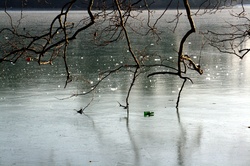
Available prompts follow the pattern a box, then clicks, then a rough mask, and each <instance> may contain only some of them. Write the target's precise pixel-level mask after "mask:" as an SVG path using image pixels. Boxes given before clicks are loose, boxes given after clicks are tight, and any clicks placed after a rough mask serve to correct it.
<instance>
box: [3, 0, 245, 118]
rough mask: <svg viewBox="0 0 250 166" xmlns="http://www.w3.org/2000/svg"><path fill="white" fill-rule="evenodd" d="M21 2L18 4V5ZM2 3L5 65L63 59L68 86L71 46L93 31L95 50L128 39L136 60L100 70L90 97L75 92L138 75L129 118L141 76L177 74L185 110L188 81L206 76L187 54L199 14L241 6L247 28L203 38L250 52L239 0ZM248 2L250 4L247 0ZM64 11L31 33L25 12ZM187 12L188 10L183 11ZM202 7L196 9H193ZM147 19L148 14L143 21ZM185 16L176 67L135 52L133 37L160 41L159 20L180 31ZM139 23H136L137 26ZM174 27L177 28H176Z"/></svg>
mask: <svg viewBox="0 0 250 166" xmlns="http://www.w3.org/2000/svg"><path fill="white" fill-rule="evenodd" d="M14 2H15V3H14ZM19 2H20V3H19V4H18V3H16V1H11V0H5V1H1V4H0V5H1V6H0V7H2V8H4V11H5V14H6V16H7V17H8V19H7V20H8V21H9V24H10V25H9V26H6V27H5V28H2V29H0V35H1V36H6V34H7V36H8V37H7V38H6V40H1V41H0V44H1V45H0V50H1V55H0V63H5V62H11V63H17V62H18V61H19V60H20V59H27V60H29V61H31V60H32V61H37V62H38V64H40V65H41V64H45V65H46V64H50V65H52V64H53V61H55V60H56V59H58V58H62V59H63V61H64V65H65V70H66V73H67V76H66V82H65V87H66V86H67V84H68V83H70V82H72V81H73V80H74V78H73V77H72V75H71V73H70V67H69V65H68V58H69V56H70V55H68V54H67V50H68V47H70V46H71V43H72V42H73V41H74V40H76V39H77V38H78V37H79V36H80V35H81V34H82V33H84V32H88V34H91V35H92V37H93V40H92V41H93V46H98V47H104V46H107V45H109V44H112V43H116V42H120V41H122V42H123V44H124V46H125V47H126V48H127V50H128V53H129V55H126V56H127V57H126V58H129V59H130V61H129V63H127V64H118V65H116V66H115V67H114V68H110V69H108V70H105V71H100V72H99V80H98V81H97V82H94V83H93V84H91V87H90V89H89V90H88V91H86V92H85V93H84V94H82V93H81V94H78V93H76V94H73V95H72V96H71V97H73V96H78V95H87V94H89V93H91V92H94V91H95V89H96V88H97V87H98V86H100V85H101V82H102V81H103V80H105V79H106V78H108V77H109V76H110V75H112V74H114V73H117V72H127V73H132V79H131V82H130V86H129V88H128V91H127V95H126V99H125V102H124V103H125V104H120V106H121V107H123V108H125V109H127V115H129V96H130V93H131V91H132V89H133V86H134V84H135V82H136V80H137V78H138V76H139V75H141V74H142V73H145V71H147V72H148V73H147V77H153V76H155V75H173V76H176V77H178V78H180V80H182V86H181V88H180V90H179V94H178V98H177V103H176V108H178V106H179V101H180V96H181V92H182V90H183V87H184V86H185V83H186V82H187V81H190V82H192V78H190V76H189V74H188V73H189V72H193V73H197V74H200V75H201V74H203V69H202V68H203V66H201V64H200V61H199V60H197V59H193V58H192V57H191V56H190V55H188V54H187V53H186V51H185V45H186V44H187V39H188V38H190V36H191V35H192V34H197V33H198V34H200V33H199V32H197V29H196V26H195V21H194V19H193V17H194V16H199V15H205V14H212V13H216V12H218V11H221V10H223V9H228V8H229V7H233V6H234V5H238V6H240V8H241V10H240V12H239V13H234V12H231V15H232V16H233V17H237V18H239V19H240V20H243V21H242V24H238V23H237V24H233V23H228V25H229V27H228V28H229V30H228V32H216V31H212V30H207V31H206V30H204V31H203V32H202V35H204V36H205V38H206V39H207V43H209V44H210V45H211V46H213V47H215V48H217V49H218V50H219V51H221V52H224V53H229V54H234V55H236V56H239V57H240V58H243V57H244V56H245V55H247V54H248V52H249V51H250V48H245V47H244V43H246V42H247V41H248V40H249V34H250V32H249V18H248V17H247V15H246V13H245V8H244V2H243V0H242V1H236V0H199V1H194V0H181V1H180V0H179V1H175V0H168V1H164V0H161V1H153V0H134V1H127V0H88V1H86V0H82V1H81V0H71V1H69V0H64V1H63V0H61V1H49V0H40V1H29V0H20V1H19ZM246 2H247V1H246ZM11 7H12V8H20V9H21V10H20V17H19V18H18V19H17V20H15V19H14V18H13V17H12V15H11V13H10V12H9V9H10V8H11ZM31 7H33V8H40V7H41V8H44V7H48V8H49V7H51V8H60V12H58V14H57V15H56V16H55V17H54V19H53V20H51V23H50V25H48V27H46V28H44V29H42V30H40V33H39V34H34V33H32V32H30V30H29V29H26V28H25V27H24V26H23V24H22V20H23V19H24V17H23V10H24V9H25V8H31ZM157 8H161V9H163V10H161V13H160V14H158V15H155V13H154V9H157ZM181 8H183V10H181ZM73 9H83V10H80V12H82V17H81V18H79V19H78V20H74V19H73V18H72V10H73ZM170 9H174V10H176V14H175V15H174V17H172V18H169V20H167V21H166V19H163V18H166V17H168V11H169V10H170ZM192 9H196V10H192ZM142 16H146V18H145V17H142ZM182 18H184V19H185V20H186V21H187V22H188V24H189V28H188V30H187V31H185V32H184V33H182V34H183V35H182V37H181V39H180V40H179V41H178V43H179V45H178V50H175V55H174V56H175V58H176V61H174V62H173V63H172V64H171V65H170V64H169V63H167V62H168V60H167V58H166V57H164V55H159V54H157V56H158V57H159V61H153V60H152V57H154V56H155V55H156V54H154V55H150V54H149V53H147V52H143V49H142V48H141V50H140V51H137V50H136V49H135V48H134V42H132V41H131V37H132V36H133V35H140V36H150V37H153V39H154V40H155V42H156V43H157V42H158V41H160V40H162V38H163V37H162V36H161V32H159V31H158V28H157V27H158V24H159V22H162V21H163V22H164V21H165V29H166V30H170V31H172V32H173V33H178V32H176V27H177V26H178V23H179V20H180V19H182ZM135 21H136V22H137V23H136V24H135V23H134V22H135ZM170 25H171V26H170Z"/></svg>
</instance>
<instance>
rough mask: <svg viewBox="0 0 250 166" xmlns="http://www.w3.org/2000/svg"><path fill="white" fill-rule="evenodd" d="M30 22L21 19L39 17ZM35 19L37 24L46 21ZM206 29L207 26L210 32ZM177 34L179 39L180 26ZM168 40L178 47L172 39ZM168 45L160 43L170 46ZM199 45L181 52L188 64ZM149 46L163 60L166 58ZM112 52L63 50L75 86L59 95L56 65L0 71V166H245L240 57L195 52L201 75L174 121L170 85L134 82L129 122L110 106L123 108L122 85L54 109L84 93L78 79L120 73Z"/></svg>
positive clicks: (248, 73) (60, 74)
mask: <svg viewBox="0 0 250 166" xmlns="http://www.w3.org/2000/svg"><path fill="white" fill-rule="evenodd" d="M2 14H3V13H1V15H2ZM30 14H32V15H33V16H34V17H32V18H31V19H35V18H36V17H35V15H36V14H37V15H38V16H39V15H40V14H39V13H31V12H28V14H27V15H28V16H30ZM43 14H44V17H45V18H44V19H45V20H46V19H48V17H50V16H51V14H50V13H47V14H46V12H43ZM76 15H77V14H76ZM28 16H27V18H29V17H28ZM220 17H222V19H226V18H227V15H222V14H220ZM41 20H43V19H41ZM199 21H200V22H199V23H198V28H199V27H206V22H205V21H204V20H203V21H202V19H201V20H199ZM216 21H218V20H214V22H213V23H210V25H209V26H213V24H214V25H217V24H218V22H216ZM0 25H3V24H2V23H1V24H0ZM28 25H29V23H27V26H28ZM180 26H181V27H180V28H181V29H182V28H184V29H185V27H186V24H184V23H180ZM172 38H173V41H174V42H178V36H172ZM194 38H195V37H194ZM137 40H138V41H139V42H138V43H139V44H138V45H140V44H141V42H140V39H137ZM142 40H143V39H142ZM169 42H170V43H164V42H163V43H164V44H167V45H168V46H171V45H174V46H175V45H176V43H174V42H173V43H171V41H169ZM199 42H200V41H199V40H197V41H195V40H194V41H190V45H189V47H188V48H187V49H188V50H189V51H192V52H191V53H192V54H194V55H196V54H197V52H200V47H198V46H197V45H198V43H199ZM151 46H152V49H153V50H162V52H163V53H164V52H166V50H167V49H168V48H164V47H163V46H162V45H161V46H156V45H152V44H151ZM112 47H113V46H112V45H111V46H110V47H108V49H105V48H104V50H103V48H95V49H88V48H89V45H80V44H78V43H77V42H76V43H75V45H73V46H72V47H71V48H70V49H69V51H70V54H71V55H72V56H71V58H70V59H69V62H70V64H71V65H70V67H71V71H72V73H73V74H74V75H75V78H78V79H75V80H74V81H73V83H70V84H69V85H68V87H67V88H66V89H64V88H63V87H64V83H65V71H64V67H63V65H62V62H61V61H59V60H58V61H56V62H55V63H54V65H52V66H50V65H49V66H38V65H37V63H32V62H30V63H27V62H26V61H25V60H23V61H22V60H20V62H19V63H17V64H15V65H13V64H7V63H0V165H4V166H5V165H18V166H33V165H84V166H85V165H95V166H139V165H141V166H152V165H155V166H165V165H171V166H172V165H173V166H175V165H176V166H184V165H207V166H211V165H218V166H221V165H226V166H235V165H237V166H247V165H249V164H250V158H249V156H250V129H249V128H248V126H250V95H249V94H250V67H249V63H250V58H249V57H246V58H245V59H243V60H239V59H238V58H237V57H234V56H228V55H221V54H220V53H218V52H216V50H215V49H214V50H213V49H212V48H205V49H204V50H203V52H202V56H201V61H202V67H203V69H204V74H203V75H202V76H198V75H196V74H193V73H192V74H191V76H192V78H193V81H194V84H191V83H187V84H186V86H185V88H184V90H183V94H182V96H181V102H180V107H179V113H180V120H179V119H178V116H177V113H176V109H175V102H176V97H177V94H178V89H179V88H180V86H181V81H180V80H178V78H176V77H173V76H156V77H151V78H150V79H147V78H146V74H145V75H144V74H142V75H141V76H140V78H139V79H138V81H137V82H136V84H135V87H134V89H133V91H132V94H131V98H130V117H129V121H128V120H127V119H126V118H125V117H126V111H125V110H124V109H122V108H121V107H119V104H118V103H117V101H118V102H121V103H122V102H124V99H125V97H126V92H127V86H128V85H129V84H130V81H129V80H130V78H131V76H130V75H122V76H121V75H119V74H117V75H114V76H112V77H110V79H108V80H106V81H104V82H103V84H102V85H101V86H100V88H98V89H97V91H95V93H91V94H90V95H87V96H78V97H73V98H70V99H66V100H59V99H62V98H64V97H69V96H70V95H71V94H74V93H76V92H81V91H84V90H85V87H84V85H83V82H84V80H83V79H81V76H82V75H83V76H88V78H90V79H91V80H93V81H94V82H95V80H97V78H98V76H97V75H96V74H95V73H96V72H97V71H99V70H104V69H107V68H108V67H110V64H111V62H112V64H113V62H114V61H117V63H124V62H125V61H126V59H122V58H121V57H117V56H118V55H117V53H118V52H123V53H124V54H125V53H126V51H127V50H126V48H123V47H119V49H117V50H115V51H113V50H112V49H111V48H112ZM83 48H85V49H83ZM172 53H173V51H172ZM90 55H95V56H90ZM166 56H169V57H171V56H172V55H171V54H167V55H166ZM121 59H122V61H123V62H121ZM170 59H171V58H170ZM111 67H112V66H111ZM92 97H93V102H92V103H91V104H90V106H89V107H88V108H87V109H86V110H85V111H84V114H82V115H80V114H77V113H76V111H75V110H79V109H80V108H83V107H84V106H86V105H87V104H88V103H89V102H90V101H91V100H92ZM144 111H153V112H154V116H152V117H144V116H143V113H144Z"/></svg>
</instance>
